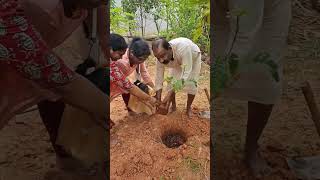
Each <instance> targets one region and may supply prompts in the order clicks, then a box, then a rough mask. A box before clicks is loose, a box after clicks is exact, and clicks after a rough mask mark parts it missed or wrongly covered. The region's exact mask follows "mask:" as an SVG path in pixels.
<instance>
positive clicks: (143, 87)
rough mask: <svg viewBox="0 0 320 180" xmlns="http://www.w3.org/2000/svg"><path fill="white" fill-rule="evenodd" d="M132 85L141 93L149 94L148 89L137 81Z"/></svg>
mask: <svg viewBox="0 0 320 180" xmlns="http://www.w3.org/2000/svg"><path fill="white" fill-rule="evenodd" d="M133 84H134V85H136V86H138V88H140V89H141V90H142V91H143V92H145V93H147V94H149V87H148V86H147V85H146V84H144V83H142V82H141V81H139V80H136V81H135V82H134V83H133Z"/></svg>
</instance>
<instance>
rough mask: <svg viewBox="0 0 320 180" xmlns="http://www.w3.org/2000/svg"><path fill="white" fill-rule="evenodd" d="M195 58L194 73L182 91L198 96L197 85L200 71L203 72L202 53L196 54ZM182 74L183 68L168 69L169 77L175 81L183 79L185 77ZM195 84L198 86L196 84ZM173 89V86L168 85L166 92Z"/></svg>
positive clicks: (192, 72)
mask: <svg viewBox="0 0 320 180" xmlns="http://www.w3.org/2000/svg"><path fill="white" fill-rule="evenodd" d="M194 58H195V59H197V60H195V61H194V62H193V64H192V71H191V73H190V75H189V77H188V78H187V80H186V82H185V86H184V88H183V89H182V91H183V92H185V93H188V94H191V95H196V94H197V92H198V87H197V84H198V81H199V77H200V71H201V53H199V54H196V55H195V57H194ZM182 73H183V68H182V67H181V66H176V67H173V68H169V69H168V76H169V77H173V78H175V79H181V77H182V75H183V74H182ZM195 82H196V83H197V84H195ZM171 89H172V86H171V85H168V86H167V87H166V89H165V90H166V91H168V90H171Z"/></svg>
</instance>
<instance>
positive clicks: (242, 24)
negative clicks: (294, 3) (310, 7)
mask: <svg viewBox="0 0 320 180" xmlns="http://www.w3.org/2000/svg"><path fill="white" fill-rule="evenodd" d="M228 2H229V4H228ZM213 7H214V10H213V13H214V20H213V27H214V28H213V30H214V34H213V39H214V41H213V46H214V47H213V49H214V56H224V55H225V54H226V52H227V51H228V50H229V49H230V46H231V43H232V40H233V38H234V34H235V30H236V19H233V18H232V19H228V18H227V17H226V16H227V10H228V9H230V10H233V9H241V10H244V11H245V12H246V14H245V15H244V16H241V17H240V20H239V31H238V35H237V38H236V41H235V43H234V46H233V50H232V52H233V53H235V54H237V55H238V56H239V57H240V59H242V58H243V57H246V56H248V55H255V54H257V53H261V52H265V53H268V54H269V55H270V57H271V59H272V60H273V61H274V62H275V63H276V64H277V65H278V74H279V76H280V81H278V82H276V81H275V80H274V79H273V77H272V75H271V73H270V72H269V70H268V67H267V66H265V65H261V64H256V65H251V66H246V67H240V69H239V72H240V76H239V77H240V78H239V79H238V80H237V81H236V82H235V83H234V84H233V86H231V87H230V88H228V89H227V90H226V91H225V96H228V97H233V98H237V99H240V100H245V101H253V102H257V103H262V104H275V103H276V102H277V100H279V99H280V96H281V91H282V88H281V87H282V63H281V58H282V56H283V53H284V50H285V47H286V38H287V35H288V29H289V24H290V19H291V1H290V0H256V1H250V0H229V1H223V2H222V1H214V5H213ZM244 60H245V59H242V60H241V61H244ZM240 64H241V62H240Z"/></svg>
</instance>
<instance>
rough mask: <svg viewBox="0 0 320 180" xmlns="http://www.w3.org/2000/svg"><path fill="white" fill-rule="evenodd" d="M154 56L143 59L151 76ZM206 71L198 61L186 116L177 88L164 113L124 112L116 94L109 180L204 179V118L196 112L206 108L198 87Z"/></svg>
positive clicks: (207, 176)
mask: <svg viewBox="0 0 320 180" xmlns="http://www.w3.org/2000/svg"><path fill="white" fill-rule="evenodd" d="M155 60H156V59H154V57H150V58H149V59H148V60H147V61H146V63H147V68H148V70H149V73H150V75H151V76H152V78H153V79H154V75H155V72H156V68H155ZM209 73H210V72H209V67H208V66H207V65H205V64H203V66H202V70H201V78H200V81H199V92H198V94H197V95H196V97H195V100H194V102H193V106H192V107H193V108H192V110H193V116H192V118H191V119H188V117H187V116H186V115H185V108H186V99H187V94H185V93H183V92H178V93H177V95H176V101H177V111H176V112H173V113H169V114H168V115H160V114H155V115H152V116H148V115H134V116H128V113H127V110H126V107H125V104H124V102H123V100H122V97H121V96H119V97H118V98H116V99H115V100H113V102H111V119H112V120H113V121H114V122H115V123H116V125H115V126H114V128H113V129H112V130H111V145H110V146H111V147H110V148H111V149H110V153H111V162H110V172H111V179H112V180H118V179H150V180H151V179H199V180H200V179H201V180H202V179H210V143H209V140H210V121H209V120H208V119H202V118H199V117H198V113H199V112H202V111H208V110H209V103H208V100H207V97H206V94H205V92H204V91H203V89H204V88H208V89H209V84H210V74H209ZM166 144H167V145H168V144H169V145H168V146H169V147H168V146H167V145H166ZM179 144H182V145H180V146H179ZM170 147H171V148H170Z"/></svg>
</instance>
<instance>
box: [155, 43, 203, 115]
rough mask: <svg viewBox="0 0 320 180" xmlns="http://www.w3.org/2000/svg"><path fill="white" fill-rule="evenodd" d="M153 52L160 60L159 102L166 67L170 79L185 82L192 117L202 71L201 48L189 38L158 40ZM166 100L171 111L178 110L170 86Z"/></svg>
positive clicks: (157, 76)
mask: <svg viewBox="0 0 320 180" xmlns="http://www.w3.org/2000/svg"><path fill="white" fill-rule="evenodd" d="M152 51H153V54H154V56H155V57H156V58H157V59H158V61H157V64H156V69H157V72H156V78H155V91H156V97H157V99H158V100H161V93H162V87H163V81H164V70H165V67H168V68H169V74H168V76H169V77H173V78H174V79H177V80H179V79H181V80H182V81H183V82H184V88H183V90H184V91H185V92H187V93H188V100H187V115H188V116H189V117H191V115H192V110H191V105H192V102H193V100H194V97H195V95H196V93H197V82H198V79H199V75H200V70H201V52H200V49H199V47H198V46H197V45H196V44H194V43H193V42H192V41H191V40H189V39H187V38H176V39H173V40H171V41H169V42H168V41H167V40H165V39H158V40H156V41H154V42H153V43H152ZM164 99H166V100H169V101H168V103H172V106H171V110H172V111H175V110H176V101H175V92H174V90H173V89H172V87H171V86H168V93H167V96H166V98H164Z"/></svg>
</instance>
